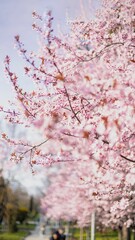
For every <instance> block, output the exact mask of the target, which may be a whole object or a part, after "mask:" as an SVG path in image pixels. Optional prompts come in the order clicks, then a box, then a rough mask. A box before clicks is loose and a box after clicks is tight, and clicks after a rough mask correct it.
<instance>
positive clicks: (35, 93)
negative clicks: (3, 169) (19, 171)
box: [1, 0, 135, 227]
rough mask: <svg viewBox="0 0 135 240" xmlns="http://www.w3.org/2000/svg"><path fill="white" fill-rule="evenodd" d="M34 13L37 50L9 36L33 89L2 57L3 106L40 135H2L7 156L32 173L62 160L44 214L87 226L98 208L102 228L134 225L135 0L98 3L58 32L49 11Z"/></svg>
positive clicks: (14, 120) (15, 119)
mask: <svg viewBox="0 0 135 240" xmlns="http://www.w3.org/2000/svg"><path fill="white" fill-rule="evenodd" d="M33 17H34V18H35V19H37V20H38V21H40V22H41V25H42V26H40V23H39V25H37V24H36V23H34V24H33V28H34V29H35V30H36V31H38V33H39V35H40V42H41V45H40V50H39V52H38V53H33V52H31V53H28V51H27V50H26V49H25V48H24V45H23V44H22V42H21V41H20V37H19V36H16V37H15V40H16V47H17V49H18V51H19V53H20V54H21V55H22V57H23V58H24V60H25V63H26V66H25V67H24V72H25V75H26V78H30V79H31V80H32V81H33V82H34V88H33V89H32V90H31V91H25V90H24V89H22V88H21V87H20V84H19V79H18V77H17V75H16V73H14V72H12V70H11V69H10V58H9V57H8V56H7V57H6V59H5V71H6V74H7V76H8V77H9V79H10V81H11V83H12V86H13V88H14V91H15V93H16V107H15V108H14V109H13V106H11V109H10V110H6V109H4V108H3V107H1V111H2V112H5V114H6V119H7V120H8V121H9V122H12V123H15V124H20V125H24V126H26V127H27V128H32V129H33V128H34V129H36V131H37V129H38V131H39V132H40V140H39V141H38V140H36V141H34V138H33V140H31V141H26V140H25V141H22V140H19V141H18V140H17V139H10V138H9V137H8V136H7V135H6V133H3V134H2V138H3V139H4V140H5V141H6V142H7V143H8V144H10V145H12V146H13V148H14V150H13V152H12V153H11V161H16V162H17V163H19V162H21V161H26V162H28V163H29V165H30V167H31V169H32V171H33V172H34V170H35V169H36V167H37V166H38V165H41V166H50V165H52V164H54V163H58V162H62V163H64V162H65V165H64V166H63V167H62V168H61V169H60V170H59V171H58V175H57V176H56V177H54V179H53V178H52V180H51V185H50V187H49V190H48V193H47V195H46V196H45V198H44V199H42V207H43V208H45V209H46V210H47V214H48V216H50V217H53V218H72V219H77V220H78V223H79V224H80V225H87V224H88V223H89V221H90V214H91V212H92V211H93V209H96V211H97V214H99V216H100V221H101V222H102V224H104V225H106V226H108V225H111V226H112V225H115V226H117V227H121V226H122V225H123V224H124V223H126V224H127V226H131V225H134V224H135V215H134V206H135V199H134V196H135V131H134V129H135V70H134V69H135V0H125V1H123V0H104V1H102V7H101V10H99V11H98V12H97V14H96V17H95V19H93V20H89V21H84V20H83V19H82V20H81V19H80V18H79V19H76V20H75V21H73V22H70V23H69V24H70V31H69V33H68V34H63V35H62V34H61V37H57V36H55V35H54V33H53V29H52V21H53V18H52V15H51V12H48V13H47V15H46V18H45V19H43V18H42V17H41V16H39V15H38V14H37V13H36V12H33ZM36 139H37V138H36ZM61 189H62V192H61V191H60V190H61Z"/></svg>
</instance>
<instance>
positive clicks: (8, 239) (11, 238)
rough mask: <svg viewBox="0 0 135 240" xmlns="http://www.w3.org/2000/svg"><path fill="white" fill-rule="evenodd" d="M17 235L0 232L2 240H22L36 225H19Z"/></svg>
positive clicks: (0, 239)
mask: <svg viewBox="0 0 135 240" xmlns="http://www.w3.org/2000/svg"><path fill="white" fill-rule="evenodd" d="M17 228H18V231H17V232H16V233H8V232H0V240H22V239H23V238H24V237H26V236H27V235H28V233H30V232H31V231H32V230H34V228H35V224H18V225H17Z"/></svg>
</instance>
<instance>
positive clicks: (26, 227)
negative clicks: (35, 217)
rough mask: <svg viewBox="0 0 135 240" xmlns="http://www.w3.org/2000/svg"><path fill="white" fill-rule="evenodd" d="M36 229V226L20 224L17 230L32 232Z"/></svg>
mask: <svg viewBox="0 0 135 240" xmlns="http://www.w3.org/2000/svg"><path fill="white" fill-rule="evenodd" d="M35 227H36V224H18V225H17V228H18V230H19V231H32V230H34V229H35Z"/></svg>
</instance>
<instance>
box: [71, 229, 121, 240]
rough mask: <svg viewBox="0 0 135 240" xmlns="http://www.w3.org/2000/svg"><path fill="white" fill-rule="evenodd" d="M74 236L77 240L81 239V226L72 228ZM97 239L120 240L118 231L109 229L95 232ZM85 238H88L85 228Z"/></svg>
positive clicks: (84, 239)
mask: <svg viewBox="0 0 135 240" xmlns="http://www.w3.org/2000/svg"><path fill="white" fill-rule="evenodd" d="M71 233H72V237H73V238H74V239H76V240H79V239H80V229H79V228H73V229H72V230H71ZM95 239H96V240H118V232H117V231H112V230H107V231H106V232H104V233H101V232H96V234H95ZM83 240H86V230H85V229H84V230H83Z"/></svg>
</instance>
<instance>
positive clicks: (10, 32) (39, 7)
mask: <svg viewBox="0 0 135 240" xmlns="http://www.w3.org/2000/svg"><path fill="white" fill-rule="evenodd" d="M90 2H92V7H91V8H92V9H93V10H92V11H94V9H95V8H97V7H98V6H99V2H100V0H0V105H4V106H8V99H9V98H11V99H12V98H13V96H14V95H13V92H12V89H11V85H10V84H9V81H8V80H7V78H6V77H5V75H4V65H3V61H4V58H5V56H6V55H9V56H10V57H11V59H12V60H11V62H12V67H13V70H14V71H15V72H17V73H18V75H19V76H20V78H21V79H23V82H24V85H25V81H26V79H25V78H24V77H23V75H22V70H23V61H22V60H21V58H20V57H19V56H18V54H17V51H16V50H15V49H14V36H15V35H18V34H19V35H20V37H21V39H22V41H23V43H24V44H25V46H26V48H27V49H28V50H29V51H31V50H34V49H38V44H37V42H38V41H37V40H38V36H37V34H36V33H35V32H34V31H33V30H32V27H31V25H32V23H33V19H32V12H33V10H36V11H37V12H38V13H39V14H41V15H43V14H44V13H45V11H46V10H52V14H53V17H54V28H55V31H57V30H56V29H57V26H58V24H60V25H61V27H62V29H63V30H64V31H66V29H67V27H66V13H67V12H68V16H69V17H70V18H71V19H74V18H75V17H77V16H78V15H79V14H81V15H82V14H84V11H83V9H81V4H80V3H83V6H84V9H85V11H86V17H87V16H89V15H90V14H92V11H91V8H90ZM16 178H17V179H20V181H22V182H23V184H24V185H25V186H27V188H28V187H29V189H31V192H33V191H34V189H36V188H37V187H38V186H41V185H42V184H41V183H42V180H41V179H42V177H41V176H40V177H38V176H36V177H35V176H34V177H33V176H32V175H31V174H30V173H29V171H24V170H21V171H19V174H18V173H16ZM34 186H35V187H34Z"/></svg>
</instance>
